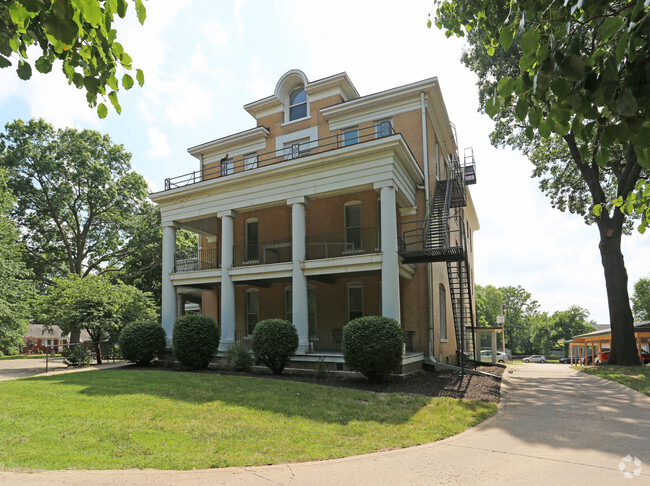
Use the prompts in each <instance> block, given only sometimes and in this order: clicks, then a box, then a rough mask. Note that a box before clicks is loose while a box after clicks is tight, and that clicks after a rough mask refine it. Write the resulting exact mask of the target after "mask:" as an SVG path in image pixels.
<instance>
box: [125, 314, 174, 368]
mask: <svg viewBox="0 0 650 486" xmlns="http://www.w3.org/2000/svg"><path fill="white" fill-rule="evenodd" d="M165 337H166V335H165V330H164V329H163V328H162V326H161V325H160V324H158V323H157V322H155V321H134V322H130V323H129V324H127V325H126V326H124V328H123V329H122V331H121V332H120V337H119V340H118V343H119V345H120V352H121V353H122V357H123V358H124V359H127V360H129V361H132V362H133V363H135V364H137V365H140V366H146V365H148V364H149V363H151V361H152V360H153V359H154V358H155V357H156V355H157V354H158V353H160V352H161V351H163V350H164V349H165V345H166V344H167V343H166V339H165Z"/></svg>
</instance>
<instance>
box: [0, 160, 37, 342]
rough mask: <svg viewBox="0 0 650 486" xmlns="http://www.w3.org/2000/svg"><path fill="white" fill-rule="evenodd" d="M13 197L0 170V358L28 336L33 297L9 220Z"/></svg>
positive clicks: (15, 231) (2, 171)
mask: <svg viewBox="0 0 650 486" xmlns="http://www.w3.org/2000/svg"><path fill="white" fill-rule="evenodd" d="M13 205H14V197H13V195H12V194H11V191H9V189H7V174H6V171H5V170H4V169H2V168H1V167H0V354H3V353H5V354H6V353H9V352H14V351H17V350H19V349H20V345H21V344H22V339H23V337H24V336H25V335H26V334H27V332H26V331H27V322H28V320H27V316H28V306H29V303H30V298H31V296H32V294H33V290H32V285H31V282H30V280H29V279H28V277H29V271H28V270H27V269H26V268H25V265H24V263H23V262H22V258H21V248H20V245H19V243H18V229H17V228H16V227H15V225H14V222H13V221H12V220H11V219H10V218H9V217H8V214H9V212H10V211H11V208H12V207H13Z"/></svg>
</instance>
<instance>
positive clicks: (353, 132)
mask: <svg viewBox="0 0 650 486" xmlns="http://www.w3.org/2000/svg"><path fill="white" fill-rule="evenodd" d="M355 143H359V129H358V128H348V129H347V130H344V131H343V146H346V145H354V144H355Z"/></svg>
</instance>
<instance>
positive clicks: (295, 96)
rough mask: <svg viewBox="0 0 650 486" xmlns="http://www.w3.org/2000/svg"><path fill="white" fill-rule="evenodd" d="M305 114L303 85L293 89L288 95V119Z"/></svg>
mask: <svg viewBox="0 0 650 486" xmlns="http://www.w3.org/2000/svg"><path fill="white" fill-rule="evenodd" d="M306 116H307V93H306V92H305V89H304V88H303V87H300V88H296V89H294V90H293V91H292V92H291V94H290V95H289V121H293V120H299V119H300V118H305V117H306Z"/></svg>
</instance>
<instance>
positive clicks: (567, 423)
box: [0, 364, 650, 486]
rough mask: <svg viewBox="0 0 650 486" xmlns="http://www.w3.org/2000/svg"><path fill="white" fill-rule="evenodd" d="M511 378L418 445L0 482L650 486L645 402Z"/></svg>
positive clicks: (531, 377)
mask: <svg viewBox="0 0 650 486" xmlns="http://www.w3.org/2000/svg"><path fill="white" fill-rule="evenodd" d="M509 370H512V373H508V372H506V373H505V375H504V386H503V395H504V397H503V399H502V401H501V404H500V406H499V413H498V414H497V415H496V416H495V417H493V418H491V419H489V420H488V421H486V422H484V423H483V424H481V425H479V426H478V427H475V428H473V429H471V430H468V431H466V432H464V433H463V434H460V435H457V436H455V437H451V438H449V439H446V440H443V441H440V442H435V443H431V444H426V445H422V446H418V447H412V448H408V449H399V450H392V451H386V452H379V453H373V454H366V455H362V456H354V457H348V458H344V459H335V460H327V461H316V462H310V463H300V464H278V465H273V466H260V467H238V468H225V469H214V470H201V471H154V470H124V471H44V472H31V473H15V472H0V484H3V485H21V486H22V485H32V484H34V485H36V484H39V485H53V484H66V485H85V484H93V485H95V486H98V485H156V486H161V485H216V484H236V485H244V484H245V485H249V484H250V485H257V484H259V485H270V484H276V485H289V484H292V485H293V484H297V485H330V484H335V485H347V484H354V485H397V484H399V485H433V484H447V485H456V484H458V485H491V484H495V485H500V486H503V485H548V484H570V485H571V486H576V485H589V486H593V485H596V484H616V485H619V484H625V485H627V484H629V485H634V484H644V485H647V484H650V398H649V397H646V396H644V395H642V394H640V393H637V392H635V391H633V390H630V389H629V388H626V387H624V386H622V385H618V384H616V383H612V382H607V381H605V380H601V379H599V378H596V377H592V376H588V375H584V374H581V373H578V372H576V371H573V370H571V369H570V368H569V367H568V366H563V365H555V364H527V365H523V366H511V367H510V368H509ZM635 458H636V459H635ZM626 473H627V475H628V476H629V479H628V478H627V477H626Z"/></svg>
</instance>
